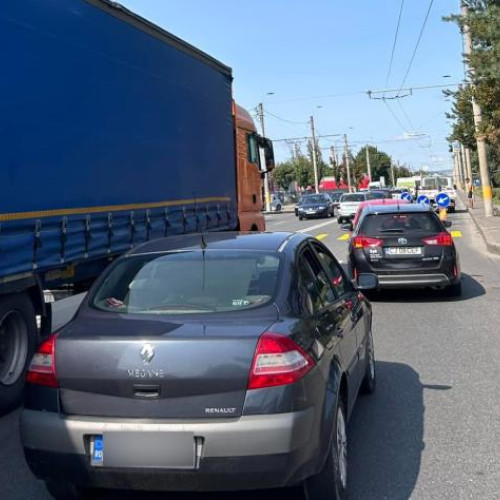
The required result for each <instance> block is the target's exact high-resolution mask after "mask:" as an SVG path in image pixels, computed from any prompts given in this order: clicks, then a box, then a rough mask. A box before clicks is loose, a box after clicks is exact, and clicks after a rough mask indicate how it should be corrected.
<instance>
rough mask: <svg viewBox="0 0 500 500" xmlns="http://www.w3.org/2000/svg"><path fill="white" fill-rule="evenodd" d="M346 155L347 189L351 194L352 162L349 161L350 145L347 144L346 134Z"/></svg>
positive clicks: (345, 136) (345, 137) (345, 135)
mask: <svg viewBox="0 0 500 500" xmlns="http://www.w3.org/2000/svg"><path fill="white" fill-rule="evenodd" d="M344 154H345V166H346V170H347V188H348V189H349V193H350V192H351V162H350V159H349V144H348V143H347V134H344Z"/></svg>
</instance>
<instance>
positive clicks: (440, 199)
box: [436, 193, 451, 208]
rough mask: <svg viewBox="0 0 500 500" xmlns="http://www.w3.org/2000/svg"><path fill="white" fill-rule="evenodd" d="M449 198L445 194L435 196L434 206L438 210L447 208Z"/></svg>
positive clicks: (449, 201)
mask: <svg viewBox="0 0 500 500" xmlns="http://www.w3.org/2000/svg"><path fill="white" fill-rule="evenodd" d="M450 203H451V198H450V197H449V196H448V195H447V194H446V193H439V194H437V195H436V205H437V206H438V207H439V208H447V207H449V206H450Z"/></svg>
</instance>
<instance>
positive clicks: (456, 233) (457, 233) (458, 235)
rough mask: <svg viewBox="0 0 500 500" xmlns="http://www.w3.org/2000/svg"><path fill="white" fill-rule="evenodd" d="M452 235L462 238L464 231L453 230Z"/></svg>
mask: <svg viewBox="0 0 500 500" xmlns="http://www.w3.org/2000/svg"><path fill="white" fill-rule="evenodd" d="M451 237H452V238H461V237H462V231H452V232H451Z"/></svg>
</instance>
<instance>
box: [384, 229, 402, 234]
mask: <svg viewBox="0 0 500 500" xmlns="http://www.w3.org/2000/svg"><path fill="white" fill-rule="evenodd" d="M380 232H381V233H404V232H405V230H404V229H381V230H380Z"/></svg>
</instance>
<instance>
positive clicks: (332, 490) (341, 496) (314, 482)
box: [304, 394, 347, 500]
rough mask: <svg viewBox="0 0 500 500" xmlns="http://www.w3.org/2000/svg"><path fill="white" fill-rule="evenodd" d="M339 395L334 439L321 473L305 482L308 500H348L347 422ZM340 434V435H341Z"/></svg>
mask: <svg viewBox="0 0 500 500" xmlns="http://www.w3.org/2000/svg"><path fill="white" fill-rule="evenodd" d="M345 415H346V413H345V409H344V404H343V403H342V401H341V395H340V394H339V397H338V402H337V408H336V410H335V422H334V429H333V438H332V442H331V444H330V448H329V450H328V456H327V458H326V460H325V463H324V465H323V468H322V469H321V471H320V472H319V473H318V474H316V475H314V476H311V477H309V478H307V479H306V480H305V482H304V493H305V497H306V499H307V500H345V499H346V498H347V422H346V417H345ZM339 434H340V435H339Z"/></svg>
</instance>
